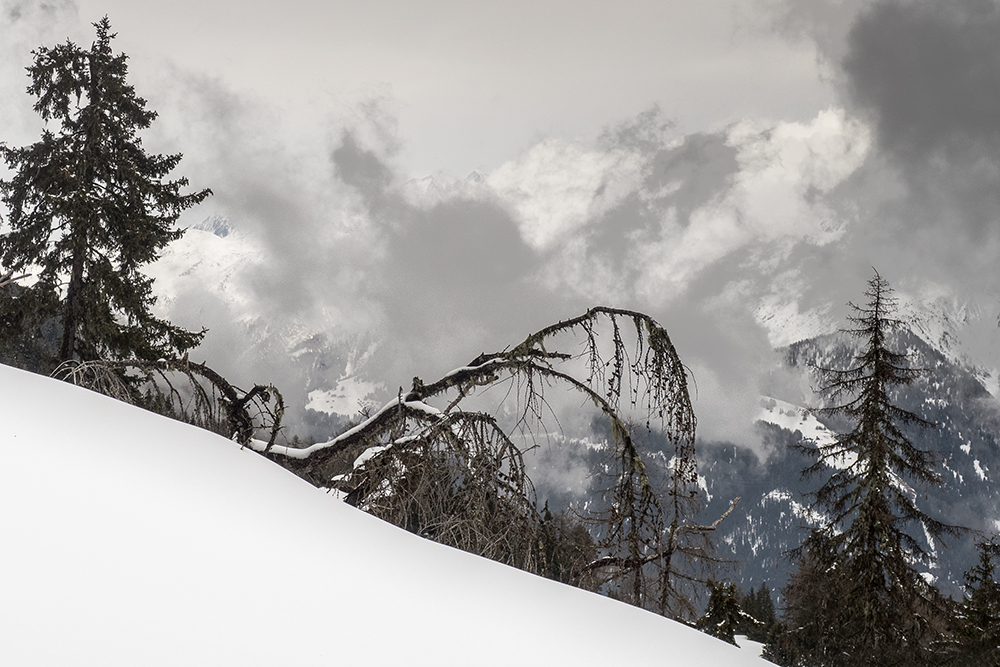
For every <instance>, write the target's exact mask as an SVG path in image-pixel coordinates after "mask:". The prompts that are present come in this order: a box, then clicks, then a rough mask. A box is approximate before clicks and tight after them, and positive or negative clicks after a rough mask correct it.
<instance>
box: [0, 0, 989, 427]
mask: <svg viewBox="0 0 1000 667" xmlns="http://www.w3.org/2000/svg"><path fill="white" fill-rule="evenodd" d="M3 12H4V14H3V19H2V22H0V39H2V43H3V45H2V47H0V49H2V50H0V58H2V61H0V94H2V98H0V99H2V101H0V114H2V115H0V120H2V122H3V128H4V129H3V132H4V136H3V137H2V138H3V139H5V140H7V141H8V142H9V143H12V144H16V143H26V142H28V141H32V140H33V139H34V137H37V131H38V121H37V119H35V118H34V117H33V115H32V113H31V111H30V106H31V100H30V99H28V98H27V97H26V96H24V95H23V93H22V92H19V91H23V88H24V86H25V85H26V79H25V78H24V77H23V67H24V66H25V65H27V64H28V63H29V62H30V55H29V53H28V52H29V51H30V49H31V48H35V47H37V46H39V45H42V44H46V45H52V44H54V43H56V42H57V41H62V40H64V39H65V38H67V37H70V38H72V39H74V40H75V41H77V42H80V43H84V44H87V43H89V42H90V41H91V40H92V35H93V31H92V28H91V27H90V25H89V24H90V23H91V22H93V21H96V20H98V19H99V18H100V17H101V16H102V15H104V14H108V15H109V16H110V18H111V21H112V25H113V27H114V29H115V30H116V31H117V32H118V33H119V36H118V38H117V40H116V42H115V43H114V45H115V47H116V48H117V49H119V50H122V51H124V52H126V53H128V54H129V56H130V58H131V60H130V79H131V80H132V82H133V83H134V84H135V86H136V88H137V90H138V92H139V93H140V94H141V95H143V96H144V97H146V98H147V99H148V100H149V102H150V105H151V106H152V107H153V108H154V109H156V110H158V111H159V112H160V118H159V119H158V120H157V121H156V123H155V124H154V127H153V128H152V129H151V130H150V131H149V132H148V133H147V134H146V135H144V140H145V142H146V145H147V147H149V148H150V149H151V150H157V151H161V152H177V151H180V152H183V153H184V155H185V158H184V161H183V162H182V163H181V165H180V167H179V169H178V172H179V174H183V175H185V176H187V177H189V178H190V179H191V182H192V186H193V187H199V188H200V187H211V188H212V189H213V190H214V191H215V196H214V197H212V198H211V199H210V200H208V201H207V202H206V203H205V204H203V205H202V206H200V207H199V209H198V210H197V211H192V212H190V213H189V214H187V215H186V217H185V220H186V221H187V222H188V223H194V222H198V221H199V220H201V219H203V218H204V217H206V216H207V215H209V214H211V213H219V214H222V215H225V216H227V217H228V218H229V219H230V220H231V221H232V223H233V225H234V226H235V227H236V228H238V229H240V230H241V232H242V233H243V234H244V236H245V238H246V239H247V242H248V243H250V244H251V245H252V246H253V247H254V248H255V250H254V251H253V261H252V262H250V263H249V265H248V268H246V269H245V270H242V271H240V272H237V274H234V277H233V279H232V284H237V283H238V284H239V285H240V289H241V290H242V292H241V294H243V299H244V301H243V303H242V305H241V306H240V307H239V309H238V310H240V312H241V313H242V314H243V315H245V314H246V313H247V312H253V313H255V314H258V315H260V316H261V317H262V321H267V322H270V323H271V324H269V325H268V326H263V325H261V326H258V327H257V328H253V327H251V330H252V333H251V334H247V327H246V326H244V325H245V320H239V321H240V322H243V323H244V324H241V325H240V326H236V325H234V321H237V315H239V313H236V312H235V311H234V310H233V307H232V306H229V305H225V304H223V305H219V304H217V303H216V302H215V301H214V300H215V299H217V298H218V294H217V292H218V290H214V291H213V289H214V288H212V286H208V285H199V286H197V289H196V288H195V287H194V286H191V287H189V288H188V291H187V292H186V293H185V295H184V297H183V298H178V299H177V300H176V301H175V302H173V303H172V306H171V307H172V309H173V310H172V316H174V317H177V318H178V319H179V320H180V321H181V322H182V323H184V324H185V325H187V326H201V325H204V326H208V327H209V328H210V329H212V333H210V335H209V338H208V339H207V340H206V345H205V348H204V354H205V356H206V357H208V358H209V359H210V360H216V364H217V365H220V366H221V367H223V369H224V370H229V371H230V372H233V373H235V374H236V376H237V377H239V378H243V379H241V381H242V382H244V383H245V382H247V380H248V379H249V380H270V381H275V382H284V383H285V385H286V386H288V387H290V389H289V392H290V393H292V394H294V393H295V392H299V393H303V394H304V392H305V389H304V387H305V384H304V383H303V381H302V378H301V377H298V376H295V375H294V374H292V373H291V372H290V371H287V369H285V370H283V365H282V364H281V363H279V362H278V361H275V359H277V357H275V358H274V359H271V360H270V361H268V360H267V359H265V358H264V357H265V356H266V355H262V354H259V350H260V349H262V348H254V349H255V350H257V352H255V354H254V355H249V356H248V355H242V356H240V355H238V354H236V353H235V352H234V350H236V349H239V348H240V346H241V345H242V343H240V342H239V338H240V336H244V337H245V336H247V335H252V336H253V337H255V338H254V340H255V341H257V342H258V343H259V342H260V341H261V340H265V339H266V340H271V339H269V338H268V337H269V336H271V337H272V338H273V340H271V343H270V344H272V345H278V342H276V341H278V339H279V338H280V336H279V334H278V333H276V331H277V330H281V336H284V337H285V338H283V339H282V340H285V339H287V338H288V336H290V335H291V334H289V332H290V331H291V332H296V331H297V332H300V333H301V332H324V333H325V334H326V335H327V336H328V337H329V338H330V339H331V340H344V341H347V340H353V341H355V343H356V342H357V341H358V340H365V341H374V342H375V343H377V345H376V347H377V349H378V353H377V354H376V355H375V357H374V359H375V360H374V361H372V362H371V367H370V369H369V375H370V376H371V377H370V379H372V380H373V381H378V382H384V383H385V384H386V386H387V387H388V388H389V390H393V389H394V388H395V387H396V386H397V385H398V384H400V383H401V382H402V380H401V379H400V378H409V377H412V376H413V375H421V376H423V377H425V378H431V377H435V376H436V375H438V374H440V373H442V372H445V371H446V370H448V369H449V368H451V367H454V366H456V365H458V364H460V363H462V362H464V361H466V360H467V359H468V358H471V357H473V356H475V355H476V354H478V353H480V352H482V351H484V350H491V349H499V348H502V347H504V346H505V345H507V344H510V343H512V342H515V341H517V340H520V339H521V338H523V336H524V335H525V334H527V333H528V332H530V331H532V330H535V329H538V328H541V327H542V326H544V325H545V324H548V323H549V322H551V321H552V320H553V319H558V318H562V317H568V316H571V315H573V314H576V313H577V312H579V311H581V310H582V309H585V308H586V307H587V306H589V305H593V304H595V303H606V304H610V305H619V306H622V307H632V308H639V309H642V310H646V311H648V312H650V313H651V314H653V315H654V316H655V317H657V318H658V319H659V320H660V321H661V322H662V323H663V324H664V325H665V326H666V328H667V329H668V331H669V332H670V333H671V335H672V336H673V337H674V339H675V343H676V344H677V347H678V350H679V352H680V354H681V356H682V357H683V358H684V359H685V361H686V362H688V364H689V366H690V367H691V369H692V371H693V372H694V374H695V379H696V382H697V386H698V398H697V401H696V410H697V411H698V413H699V417H700V419H701V422H700V424H701V429H702V431H701V432H702V433H703V434H704V435H706V437H717V438H734V439H737V438H743V437H749V436H747V433H746V426H745V425H746V424H749V423H750V422H751V421H752V419H753V417H754V415H755V411H756V410H757V400H758V399H757V395H758V393H759V392H761V391H764V390H771V391H776V389H775V388H774V387H770V388H768V387H767V386H766V385H767V384H768V383H769V382H770V383H772V384H773V382H775V380H774V376H773V373H771V369H772V368H773V365H774V363H775V359H774V357H773V356H772V355H771V352H770V350H771V349H772V347H773V346H774V345H776V344H784V343H787V342H790V339H791V338H794V336H795V335H799V334H808V333H819V332H821V331H826V330H830V329H831V328H836V326H837V325H838V324H840V323H842V322H843V316H844V315H845V313H846V310H845V307H844V304H845V302H846V301H848V300H854V301H858V300H859V299H861V293H862V291H863V289H864V283H865V280H866V279H867V278H868V277H869V276H870V273H871V267H872V266H876V267H877V268H878V269H879V270H880V271H881V272H882V274H883V275H884V276H885V277H886V278H887V279H889V280H890V282H891V283H892V284H893V285H894V286H896V287H897V288H898V289H900V291H901V292H903V293H904V294H906V295H911V296H916V297H921V298H924V299H927V298H932V297H933V298H938V299H939V300H940V301H941V302H942V303H945V302H947V304H950V306H949V307H952V308H953V310H955V309H957V310H956V311H955V312H958V311H959V310H961V307H962V306H966V305H971V306H972V307H973V309H974V310H976V312H977V313H978V315H977V317H980V319H981V320H983V321H984V322H990V323H991V324H990V326H991V327H993V329H995V323H996V318H997V315H998V314H1000V306H998V299H997V293H998V292H997V286H998V281H997V279H996V273H997V271H996V266H997V259H998V255H1000V252H998V247H997V242H998V235H997V221H998V219H1000V40H998V39H996V36H997V35H1000V8H998V5H997V2H995V1H994V0H933V1H932V0H919V1H906V2H888V1H868V0H729V1H723V0H702V1H700V2H689V1H687V0H675V1H664V0H657V1H649V2H621V1H618V2H614V3H611V2H544V1H538V0H535V1H534V2H520V1H514V2H505V3H470V2H457V1H456V2H422V3H404V2H398V1H396V2H385V1H372V2H364V3H339V2H306V1H305V0H289V1H288V2H285V3H283V4H282V5H281V10H280V11H279V10H277V9H276V5H274V3H266V4H265V3H261V2H256V1H251V2H241V3H229V2H227V3H223V2H219V1H215V0H199V1H198V2H194V1H193V0H178V1H175V2H170V3H163V2H155V3H154V2H144V1H136V0H131V1H128V2H126V1H125V0H107V1H104V2H97V1H92V0H77V1H76V2H73V1H72V0H46V1H45V2H38V1H35V2H30V1H27V0H4V3H3ZM473 170H478V171H480V172H481V173H482V175H483V177H484V180H482V181H481V182H472V181H466V180H465V179H466V176H467V175H468V174H469V173H470V172H472V171H473ZM428 175H430V176H433V177H434V185H433V187H430V186H429V185H428V182H426V181H424V182H414V181H413V180H412V179H420V178H422V177H425V176H428ZM206 304H214V305H212V306H211V307H210V306H208V305H206ZM277 323H281V324H280V325H279V324H277ZM241 327H242V328H241ZM293 337H294V336H293ZM986 338H989V337H988V336H987V337H986ZM990 340H992V339H990ZM990 344H992V343H990ZM984 345H986V344H985V343H984ZM279 347H280V346H279ZM987 348H989V345H986V347H985V348H984V350H985V352H984V354H987V355H988V354H994V355H995V352H996V350H995V349H993V348H989V349H987ZM380 355H381V356H380ZM992 363H994V364H997V365H1000V362H998V361H997V360H996V359H995V358H994V361H993V362H992ZM313 370H315V369H313ZM295 372H296V373H299V372H300V371H295ZM342 372H343V368H341V367H338V370H334V371H331V373H332V375H337V374H338V373H342ZM285 375H287V377H286V376H285ZM314 375H315V373H314ZM317 382H318V381H317V380H316V378H315V377H311V379H310V380H309V386H310V387H315V386H319V384H322V383H319V384H317ZM325 382H326V385H327V386H329V387H331V388H333V387H335V385H336V384H337V382H338V378H337V377H331V378H329V379H327V380H326V381H325ZM789 391H791V390H789ZM300 398H301V397H300ZM786 398H788V399H789V400H792V399H795V398H796V397H794V396H788V397H786Z"/></svg>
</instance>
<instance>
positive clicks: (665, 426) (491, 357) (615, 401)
mask: <svg viewBox="0 0 1000 667" xmlns="http://www.w3.org/2000/svg"><path fill="white" fill-rule="evenodd" d="M605 341H607V342H605ZM568 342H572V343H576V344H577V346H578V349H577V350H576V351H574V352H569V351H567V349H571V348H569V347H568V345H566V343H568ZM581 362H582V363H581ZM581 367H582V369H583V370H582V372H580V368H581ZM687 379H688V378H687V369H686V368H685V367H684V365H683V364H682V363H681V360H680V358H679V357H678V355H677V352H676V350H675V349H674V346H673V344H672V342H671V341H670V337H669V336H668V335H667V332H666V330H664V329H663V328H662V327H661V326H660V325H659V324H658V323H657V322H656V321H655V320H653V319H652V318H651V317H649V316H648V315H645V314H643V313H639V312H636V311H631V310H623V309H617V308H608V307H596V308H592V309H590V310H588V311H587V312H586V313H584V314H583V315H581V316H579V317H575V318H572V319H568V320H564V321H562V322H558V323H556V324H553V325H551V326H548V327H546V328H544V329H541V330H540V331H537V332H535V333H533V334H531V335H530V336H528V337H527V338H526V339H525V340H524V341H522V342H521V343H519V344H518V345H515V346H514V347H512V348H509V349H506V350H504V351H501V352H494V353H489V354H481V355H479V356H477V357H476V358H475V359H473V360H472V361H470V362H469V363H468V364H467V365H465V366H462V367H460V368H457V369H455V370H453V371H451V372H450V373H448V374H446V375H445V376H444V377H442V378H440V379H438V380H436V381H434V382H430V383H425V382H423V381H422V380H421V379H420V378H413V381H412V385H411V387H410V389H409V390H408V391H404V390H403V389H402V388H400V390H399V392H398V394H397V396H396V398H395V399H393V400H391V401H389V402H388V403H387V404H385V405H384V406H383V407H382V408H381V409H379V410H377V411H375V412H374V413H372V414H369V415H367V416H365V418H364V419H363V420H362V421H361V422H360V423H359V424H357V425H355V426H353V427H352V428H350V429H348V430H346V431H345V432H343V433H341V434H340V435H338V436H336V437H334V438H332V439H331V440H329V441H327V442H321V443H316V444H313V445H311V446H308V447H301V448H300V447H293V446H287V445H278V444H276V443H275V442H274V441H273V439H272V440H271V441H269V442H264V441H259V440H253V441H250V442H249V443H248V446H250V447H252V448H253V449H255V450H257V451H258V452H260V453H261V454H263V455H264V456H266V457H268V458H270V459H272V460H274V461H276V462H278V463H280V464H281V465H283V466H285V467H287V468H289V469H290V470H292V471H294V472H295V473H297V474H298V475H300V476H301V477H303V478H305V479H306V480H308V481H310V482H311V483H312V484H314V485H316V486H318V487H323V488H329V489H336V490H338V491H340V492H341V493H343V494H344V495H345V498H346V500H347V502H349V503H351V504H354V505H356V506H357V507H359V508H362V509H364V510H366V511H368V512H370V513H372V514H375V515H376V516H379V517H381V518H383V519H385V520H387V521H390V522H392V523H394V524H396V525H400V526H403V527H405V528H407V529H408V530H411V531H413V532H416V533H418V534H421V535H424V536H426V537H428V538H431V539H434V540H436V541H439V542H443V543H445V544H449V545H452V546H455V547H458V548H461V549H465V550H467V551H472V552H473V553H478V554H481V555H484V556H487V557H490V558H493V559H495V560H499V561H501V562H506V563H508V564H511V565H514V566H517V567H521V568H523V569H527V570H529V571H535V572H540V571H543V570H544V569H545V563H543V562H540V550H539V548H538V535H539V530H540V525H541V518H540V516H539V512H538V506H537V500H536V498H535V492H534V488H533V486H532V483H531V480H530V479H529V477H528V475H527V473H526V470H525V464H524V453H525V452H526V450H527V449H529V448H531V447H533V446H534V443H535V441H534V437H533V432H532V424H537V423H539V422H541V421H543V417H544V415H545V413H546V412H548V413H551V409H550V408H549V406H548V403H547V402H546V397H545V392H546V390H547V389H549V388H552V387H555V386H561V387H564V388H566V389H567V390H569V391H571V392H576V393H577V394H579V395H582V396H583V397H584V398H585V399H586V401H587V402H589V403H590V404H591V405H593V406H594V408H596V410H597V412H598V413H599V415H600V418H601V419H602V420H604V422H605V424H606V425H608V426H609V432H610V436H611V437H610V440H611V442H610V447H609V450H610V452H612V455H613V463H612V464H611V471H612V472H611V477H612V478H613V482H612V484H611V485H610V486H609V488H608V489H607V494H606V498H605V500H606V503H605V504H606V507H605V509H604V510H603V511H601V512H597V513H582V519H583V520H584V521H585V522H586V523H588V525H590V526H591V530H592V532H593V533H594V534H595V537H596V539H597V542H598V547H599V549H600V551H601V552H603V555H601V556H600V557H599V558H597V559H595V560H594V561H592V562H591V563H590V564H589V565H587V566H585V567H583V568H580V569H579V571H578V572H576V573H575V574H576V577H577V578H580V577H583V576H593V575H594V574H595V573H600V575H601V576H600V580H599V585H600V586H602V587H603V588H604V589H605V591H606V592H609V593H612V594H614V595H616V597H619V598H621V599H624V600H626V601H628V602H631V603H633V604H636V605H637V606H642V607H646V608H650V609H654V610H656V611H659V612H660V613H663V614H665V615H669V616H674V617H690V616H691V614H692V612H693V609H694V608H693V606H692V604H691V595H692V594H693V593H692V587H693V586H697V585H698V584H701V583H705V582H706V581H707V578H706V577H700V576H698V574H697V573H695V572H694V571H691V570H689V571H686V572H685V571H682V566H681V565H680V564H679V561H678V559H677V556H678V555H681V556H685V557H686V558H687V559H689V560H692V559H693V560H700V561H702V562H703V563H706V562H710V561H711V560H712V556H711V553H710V551H711V549H710V540H708V535H709V533H711V531H713V530H714V529H715V528H716V526H718V524H719V523H720V522H721V521H722V520H723V519H724V518H725V517H726V516H728V515H729V514H730V512H732V510H733V508H734V507H735V504H736V502H737V501H738V499H737V500H734V501H733V504H732V506H731V507H730V508H729V510H728V511H726V512H725V514H723V515H722V516H721V517H719V518H718V519H717V520H716V521H715V522H714V523H711V524H708V525H697V524H693V523H692V522H691V521H690V519H691V517H692V516H693V515H694V513H695V511H696V510H697V508H698V506H699V500H698V498H699V491H698V475H697V469H696V460H695V450H694V442H695V427H696V419H695V415H694V411H693V409H692V406H691V399H690V396H689V393H688V387H687ZM504 385H506V392H507V393H506V396H508V397H511V396H512V397H514V400H516V402H517V406H516V409H515V410H514V411H513V412H514V414H515V415H517V418H516V419H515V423H514V425H513V427H509V428H507V429H505V428H503V427H502V425H501V423H500V421H498V418H497V416H496V415H495V414H494V413H492V412H490V411H484V410H481V409H468V410H467V409H465V408H464V407H463V406H464V404H465V403H466V402H468V401H469V399H470V397H472V396H473V395H475V394H477V393H481V392H482V391H484V390H486V389H488V388H491V387H497V386H500V387H503V386H504ZM435 403H436V404H435ZM636 422H637V423H639V424H640V428H642V427H643V425H644V428H645V429H647V430H650V431H652V430H655V431H657V432H658V433H660V434H661V435H662V437H663V438H665V439H666V442H667V448H668V449H669V451H670V454H671V458H670V460H669V464H668V465H667V466H662V465H661V464H658V463H655V462H653V461H652V460H651V458H650V456H649V453H648V452H644V451H643V450H642V448H641V447H640V446H639V445H638V444H637V442H636V439H635V437H634V434H633V430H634V424H635V423H636ZM519 443H520V444H519ZM352 461H353V463H351V462H352ZM656 466H660V467H666V468H668V469H667V470H666V471H665V476H666V478H667V480H668V481H667V484H666V486H665V488H664V487H663V486H662V485H659V484H658V483H657V482H656V481H654V477H660V478H662V477H663V476H664V475H663V474H660V475H657V476H654V475H651V474H650V473H651V471H652V470H653V468H654V467H656ZM661 472H663V471H661ZM693 538H698V539H697V540H696V541H693ZM683 583H686V584H687V586H684V585H679V584H683Z"/></svg>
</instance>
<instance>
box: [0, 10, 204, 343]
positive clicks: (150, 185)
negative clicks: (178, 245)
mask: <svg viewBox="0 0 1000 667" xmlns="http://www.w3.org/2000/svg"><path fill="white" fill-rule="evenodd" d="M94 26H95V28H96V30H97V37H96V39H95V41H94V42H93V44H92V46H91V47H90V48H89V49H85V48H81V47H79V46H77V45H76V44H74V43H72V42H68V41H67V42H66V43H65V44H60V45H58V46H56V47H54V48H46V47H42V48H39V49H38V50H36V51H34V52H33V54H34V62H33V63H32V65H31V66H30V67H28V74H29V77H30V79H31V85H30V86H29V87H28V92H29V93H30V94H31V95H33V96H35V97H36V98H37V102H36V103H35V105H34V109H35V111H36V112H37V113H38V114H39V115H40V116H41V117H42V119H43V120H44V121H45V122H46V124H47V125H48V124H49V123H52V124H55V125H57V127H56V128H55V129H50V128H49V127H46V128H45V129H44V130H43V132H42V136H41V139H40V140H39V141H38V142H36V143H34V144H31V145H29V146H24V147H21V148H12V147H8V146H0V156H2V157H3V159H4V160H5V161H6V163H7V166H8V167H9V168H10V169H11V170H12V172H13V176H12V177H11V178H10V180H5V181H0V197H2V200H3V202H4V204H6V206H7V209H8V218H7V221H6V223H7V225H6V226H7V230H6V233H4V234H3V236H2V237H0V263H2V264H3V266H4V267H5V268H6V269H7V270H8V271H13V272H23V271H26V270H29V271H34V272H37V276H38V281H37V283H36V284H35V285H33V286H32V287H30V288H28V289H23V290H20V291H19V292H18V294H17V295H16V298H13V299H12V303H11V304H9V305H8V307H7V308H5V312H4V317H3V322H2V325H3V327H4V329H5V331H4V332H3V333H4V335H5V336H7V337H12V336H19V335H23V334H24V332H25V331H26V330H30V331H37V330H38V328H39V327H40V326H41V325H42V324H43V323H45V322H46V321H52V320H53V319H55V320H57V321H58V326H59V336H58V344H57V348H58V351H57V353H56V355H55V356H56V357H57V358H58V360H60V361H66V360H69V359H74V358H76V359H82V360H92V359H98V358H111V359H127V358H139V359H146V360H155V359H157V358H159V357H174V356H176V355H177V354H179V353H182V352H183V351H185V350H187V349H189V348H192V347H194V346H195V345H197V344H198V342H199V341H200V340H201V338H202V336H203V335H204V332H191V331H186V330H184V329H181V328H179V327H176V326H173V325H172V324H170V323H169V322H166V321H163V320H160V319H157V318H156V317H154V316H153V315H152V314H151V313H150V307H151V306H152V305H153V303H154V302H155V297H154V296H153V294H152V281H151V279H150V278H148V277H146V276H145V275H143V274H142V273H141V272H140V269H141V267H143V266H144V265H145V264H148V263H150V262H152V261H154V260H155V259H156V258H157V257H158V255H159V251H160V250H162V249H163V247H164V246H166V245H167V244H168V243H169V242H171V241H173V240H175V239H177V238H178V237H179V236H180V235H181V233H182V232H181V231H180V230H176V229H174V228H173V224H174V222H175V221H176V220H177V218H178V216H179V215H180V213H181V212H182V211H183V210H184V209H186V208H188V207H190V206H193V205H195V204H197V203H199V202H201V201H202V200H204V199H205V198H206V197H207V196H209V194H211V192H210V191H209V190H207V189H206V190H200V191H197V192H192V193H188V194H182V192H181V189H182V188H183V187H185V186H187V184H188V182H187V180H186V179H184V178H180V179H177V180H173V181H169V180H164V179H165V177H166V176H167V174H169V173H170V172H171V171H172V170H173V169H174V168H175V167H176V166H177V164H178V163H179V162H180V159H181V155H180V154H175V155H150V154H148V153H146V151H145V150H144V149H143V147H142V142H141V140H140V139H139V137H138V136H137V135H136V133H137V132H138V131H139V130H143V129H146V128H148V127H149V126H150V124H151V123H152V121H153V120H154V119H155V118H156V115H157V114H156V112H155V111H152V110H149V109H147V108H146V101H145V100H144V99H142V98H141V97H139V96H138V95H137V94H136V92H135V90H134V89H133V87H132V86H131V85H129V84H128V83H127V81H126V76H127V73H128V68H127V57H126V56H125V55H124V54H115V53H114V52H113V51H112V48H111V40H112V39H113V38H114V36H115V35H114V34H112V33H111V25H110V22H109V20H108V18H107V17H105V18H104V19H102V20H101V21H99V22H98V23H96V24H94Z"/></svg>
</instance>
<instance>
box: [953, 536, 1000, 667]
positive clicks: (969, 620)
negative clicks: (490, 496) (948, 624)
mask: <svg viewBox="0 0 1000 667" xmlns="http://www.w3.org/2000/svg"><path fill="white" fill-rule="evenodd" d="M997 540H998V538H997V537H996V536H994V538H993V539H991V540H988V541H981V542H979V543H977V544H976V548H977V549H978V550H979V562H978V563H977V564H976V565H975V566H974V567H973V568H972V569H971V570H969V571H968V572H966V573H965V600H964V601H963V602H962V605H961V611H960V614H959V631H958V633H957V640H958V642H957V643H958V649H959V655H958V657H957V658H956V660H955V662H954V664H955V665H970V666H971V665H1000V580H998V578H997V565H998V561H1000V542H998V541H997Z"/></svg>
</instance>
